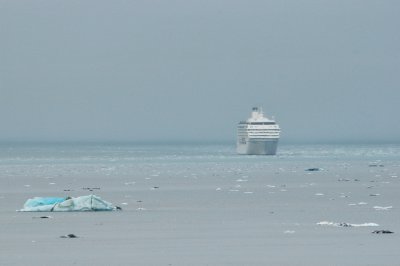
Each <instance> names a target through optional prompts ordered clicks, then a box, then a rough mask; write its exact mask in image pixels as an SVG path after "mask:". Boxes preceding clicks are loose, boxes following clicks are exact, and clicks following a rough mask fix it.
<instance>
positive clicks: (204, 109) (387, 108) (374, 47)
mask: <svg viewBox="0 0 400 266" xmlns="http://www.w3.org/2000/svg"><path fill="white" fill-rule="evenodd" d="M398 10H400V2H399V1H389V0H388V1H371V0H367V1H356V0H355V1H344V0H343V1H294V0H293V1H227V0H213V1H176V0H173V1H159V0H155V1H93V0H90V1H48V0H43V1H25V0H21V1H11V0H0V128H1V130H0V141H102V140H106V141H152V140H156V141H233V140H234V139H235V130H236V124H237V122H238V121H240V120H244V119H246V118H247V117H248V116H249V115H250V111H251V107H253V106H255V105H256V106H262V107H263V109H264V111H265V113H266V114H267V115H274V116H275V118H276V119H277V121H278V123H279V124H280V126H281V128H282V138H281V140H282V142H287V143H291V142H354V141H357V142H399V141H400V139H399V136H400V123H399V119H398V114H399V111H400V108H399V99H400V90H399V85H400V75H399V73H400V48H399V47H400V35H399V34H398V27H399V25H400V17H399V16H398Z"/></svg>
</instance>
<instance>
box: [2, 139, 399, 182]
mask: <svg viewBox="0 0 400 266" xmlns="http://www.w3.org/2000/svg"><path fill="white" fill-rule="evenodd" d="M380 162H382V163H386V164H387V163H390V164H392V165H393V164H396V163H398V162H400V145H387V144H385V145H280V146H279V148H278V154H277V155H276V156H246V155H237V154H236V152H235V146H234V144H213V145H206V144H191V145H189V144H185V145H183V144H177V145H165V144H164V145H163V144H157V145H139V144H1V145H0V170H1V171H2V173H3V176H8V177H16V176H38V177H43V176H46V175H48V176H82V175H88V174H92V175H93V174H101V175H112V176H129V175H138V174H142V175H159V174H160V173H166V172H170V173H171V175H172V174H175V175H179V174H181V175H182V176H187V175H188V174H190V175H199V174H203V175H206V174H207V173H220V174H229V173H230V172H232V171H235V169H241V170H242V171H247V172H251V171H254V169H260V168H264V169H267V168H275V169H279V167H291V166H296V165H297V166H298V167H323V166H324V164H328V163H337V164H341V163H342V164H343V163H344V164H345V163H361V164H364V165H368V164H370V163H378V164H379V163H380ZM184 169H186V172H184ZM183 172H184V173H183Z"/></svg>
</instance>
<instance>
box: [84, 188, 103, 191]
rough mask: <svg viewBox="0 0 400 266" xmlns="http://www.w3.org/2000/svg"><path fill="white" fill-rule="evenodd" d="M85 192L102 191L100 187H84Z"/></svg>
mask: <svg viewBox="0 0 400 266" xmlns="http://www.w3.org/2000/svg"><path fill="white" fill-rule="evenodd" d="M82 189H83V190H89V191H93V190H100V188H99V187H83V188H82Z"/></svg>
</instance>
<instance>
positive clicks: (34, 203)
mask: <svg viewBox="0 0 400 266" xmlns="http://www.w3.org/2000/svg"><path fill="white" fill-rule="evenodd" d="M117 209H120V208H119V207H114V206H113V205H112V204H111V203H109V202H107V201H105V200H102V199H101V198H100V197H98V196H96V195H88V196H81V197H76V198H71V197H67V198H54V197H35V198H33V199H28V200H27V201H26V202H25V204H24V208H23V209H21V210H19V211H22V212H53V211H54V212H67V211H114V210H117Z"/></svg>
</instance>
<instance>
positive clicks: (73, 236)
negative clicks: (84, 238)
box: [60, 234, 78, 238]
mask: <svg viewBox="0 0 400 266" xmlns="http://www.w3.org/2000/svg"><path fill="white" fill-rule="evenodd" d="M60 238H78V237H77V236H76V235H74V234H68V235H65V236H60Z"/></svg>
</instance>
